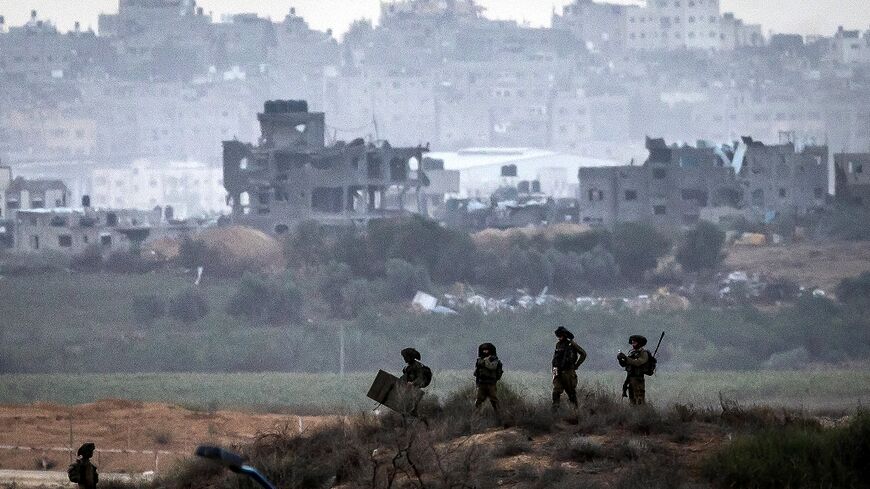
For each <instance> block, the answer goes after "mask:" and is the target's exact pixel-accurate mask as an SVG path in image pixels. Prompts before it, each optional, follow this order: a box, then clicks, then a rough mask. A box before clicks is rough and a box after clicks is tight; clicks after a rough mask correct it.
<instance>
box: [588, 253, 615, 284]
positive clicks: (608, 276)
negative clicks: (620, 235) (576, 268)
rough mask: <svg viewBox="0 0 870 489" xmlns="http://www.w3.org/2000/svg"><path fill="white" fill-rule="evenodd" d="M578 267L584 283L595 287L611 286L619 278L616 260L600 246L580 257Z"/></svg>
mask: <svg viewBox="0 0 870 489" xmlns="http://www.w3.org/2000/svg"><path fill="white" fill-rule="evenodd" d="M580 266H581V267H582V268H583V278H584V279H585V280H586V282H588V283H589V284H590V285H593V286H596V287H607V286H609V285H612V284H613V283H614V282H615V281H616V279H617V277H618V276H619V266H618V265H617V264H616V259H615V258H614V257H613V255H612V254H610V252H608V251H607V250H605V249H604V248H603V247H602V246H596V247H595V248H592V250H590V251H587V252H586V253H583V254H582V255H580Z"/></svg>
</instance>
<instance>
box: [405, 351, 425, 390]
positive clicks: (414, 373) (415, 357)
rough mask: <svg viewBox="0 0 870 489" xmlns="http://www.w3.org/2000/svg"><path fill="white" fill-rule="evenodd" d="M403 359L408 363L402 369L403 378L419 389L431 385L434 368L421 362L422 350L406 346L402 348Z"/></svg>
mask: <svg viewBox="0 0 870 489" xmlns="http://www.w3.org/2000/svg"><path fill="white" fill-rule="evenodd" d="M402 359H404V360H405V363H407V365H406V366H405V368H403V369H402V377H400V380H403V381H405V382H407V383H409V384H411V385H413V386H414V387H416V388H418V389H422V388H423V387H426V386H427V385H429V383H430V382H431V381H432V370H430V369H429V367H427V366H425V365H423V363H422V362H420V352H418V351H417V350H415V349H413V348H405V349H403V350H402Z"/></svg>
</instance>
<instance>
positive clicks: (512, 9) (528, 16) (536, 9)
mask: <svg viewBox="0 0 870 489" xmlns="http://www.w3.org/2000/svg"><path fill="white" fill-rule="evenodd" d="M611 1H616V2H618V3H638V2H632V1H631V0H611ZM197 3H198V4H199V5H200V6H202V7H203V8H205V10H206V12H213V13H214V17H215V20H219V19H220V16H221V15H222V14H226V13H231V12H257V13H259V14H260V15H262V16H270V17H272V19H274V20H278V19H281V18H283V17H284V16H285V15H286V14H287V12H288V11H289V9H290V7H291V6H295V7H296V10H297V12H298V13H299V14H300V15H302V16H304V17H305V18H306V19H308V21H309V22H310V24H311V25H312V26H313V27H315V28H317V29H323V30H325V29H327V28H330V27H331V28H332V29H333V30H334V31H335V32H336V33H338V34H340V33H343V32H344V31H345V30H346V29H347V26H348V24H350V22H351V21H353V20H354V19H358V18H362V17H367V18H375V19H376V18H377V16H378V11H379V4H380V2H379V1H378V0H199V1H198V2H197ZM479 3H480V4H481V5H483V6H484V7H485V8H486V12H487V16H489V17H491V18H498V19H516V20H518V21H521V22H522V21H527V22H529V23H530V24H531V25H549V23H550V15H551V13H552V9H553V8H554V7H555V8H557V9H559V10H561V7H562V6H563V5H565V4H567V3H571V0H553V1H546V0H480V1H479ZM721 3H722V10H723V11H733V12H736V13H737V15H738V16H739V17H741V18H744V19H745V20H747V21H748V22H751V23H760V24H762V28H763V29H764V32H765V33H768V32H770V31H773V32H797V33H800V34H825V35H831V34H833V32H834V31H836V29H837V26H838V25H844V26H845V27H846V28H852V29H862V30H863V29H867V28H870V0H721ZM31 9H36V10H37V11H39V16H40V17H41V18H48V19H51V20H52V21H54V22H55V23H56V24H57V25H58V26H59V27H60V28H61V29H63V30H68V29H70V28H71V27H72V25H73V22H75V21H76V20H79V21H81V23H82V25H83V26H84V27H85V28H87V27H88V26H93V28H94V29H96V28H97V15H98V14H99V13H101V12H105V13H111V12H116V11H117V9H118V0H0V15H5V16H6V19H7V23H10V24H15V25H17V24H21V23H22V22H24V21H25V20H27V18H28V16H29V15H30V10H31Z"/></svg>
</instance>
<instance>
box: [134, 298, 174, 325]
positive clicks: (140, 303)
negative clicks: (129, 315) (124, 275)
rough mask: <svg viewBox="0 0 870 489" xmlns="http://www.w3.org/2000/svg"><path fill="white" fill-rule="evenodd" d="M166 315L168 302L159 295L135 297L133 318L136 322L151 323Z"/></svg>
mask: <svg viewBox="0 0 870 489" xmlns="http://www.w3.org/2000/svg"><path fill="white" fill-rule="evenodd" d="M165 315H166V301H165V300H164V299H163V298H162V297H160V296H158V295H153V294H149V295H138V296H136V297H133V317H134V318H136V321H139V322H143V323H150V322H152V321H154V320H155V319H160V318H162V317H163V316H165Z"/></svg>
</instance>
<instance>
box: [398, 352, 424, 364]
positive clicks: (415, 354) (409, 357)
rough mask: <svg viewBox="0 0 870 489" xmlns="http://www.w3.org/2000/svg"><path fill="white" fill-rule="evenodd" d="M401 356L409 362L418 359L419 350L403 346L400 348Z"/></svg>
mask: <svg viewBox="0 0 870 489" xmlns="http://www.w3.org/2000/svg"><path fill="white" fill-rule="evenodd" d="M402 358H403V359H404V360H405V361H406V362H408V363H411V362H412V361H413V360H419V359H420V352H418V351H417V350H415V349H413V348H405V349H403V350H402Z"/></svg>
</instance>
